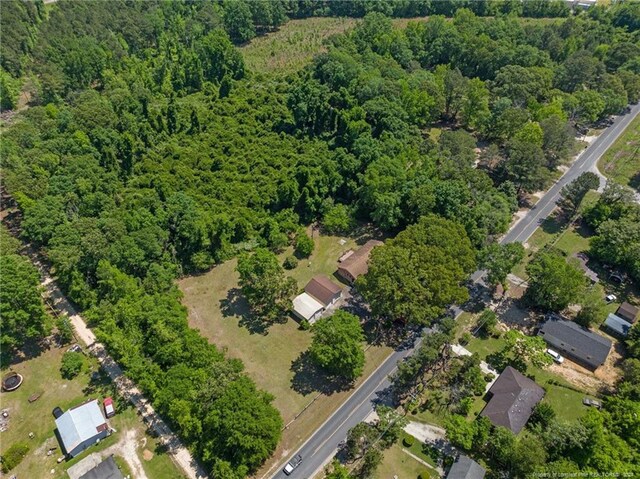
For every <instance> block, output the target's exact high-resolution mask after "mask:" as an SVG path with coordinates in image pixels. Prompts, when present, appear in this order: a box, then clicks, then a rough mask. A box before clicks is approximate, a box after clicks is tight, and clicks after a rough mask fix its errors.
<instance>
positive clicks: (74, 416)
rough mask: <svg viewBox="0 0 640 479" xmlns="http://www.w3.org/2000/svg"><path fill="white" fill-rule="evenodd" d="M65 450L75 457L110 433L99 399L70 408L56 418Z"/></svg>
mask: <svg viewBox="0 0 640 479" xmlns="http://www.w3.org/2000/svg"><path fill="white" fill-rule="evenodd" d="M56 427H57V428H58V435H59V437H60V441H61V443H62V449H63V451H64V452H65V453H66V454H67V455H69V456H71V457H75V456H77V455H78V454H80V453H81V452H82V451H84V450H85V449H86V448H88V447H89V446H91V445H93V444H96V443H97V442H99V441H100V440H101V439H104V438H105V437H107V436H108V435H109V426H107V422H106V420H105V418H104V416H103V415H102V410H101V409H100V406H99V405H98V401H97V400H95V399H94V400H93V401H89V402H86V403H84V404H81V405H80V406H76V407H74V408H71V409H69V410H68V411H67V412H65V413H64V414H62V416H60V417H58V418H57V419H56Z"/></svg>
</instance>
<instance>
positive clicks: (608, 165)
mask: <svg viewBox="0 0 640 479" xmlns="http://www.w3.org/2000/svg"><path fill="white" fill-rule="evenodd" d="M598 168H599V169H600V172H602V174H603V175H605V176H606V177H608V178H611V179H613V180H614V181H616V182H617V183H620V184H622V185H628V186H630V187H632V188H634V189H635V190H636V191H640V116H637V117H636V118H635V119H634V120H633V121H632V122H631V123H630V124H629V126H628V127H627V129H626V130H625V131H624V133H623V134H622V135H620V137H618V139H617V140H616V141H615V143H614V144H613V145H612V146H611V148H609V149H608V150H607V152H606V153H605V154H604V155H602V157H601V158H600V160H599V161H598Z"/></svg>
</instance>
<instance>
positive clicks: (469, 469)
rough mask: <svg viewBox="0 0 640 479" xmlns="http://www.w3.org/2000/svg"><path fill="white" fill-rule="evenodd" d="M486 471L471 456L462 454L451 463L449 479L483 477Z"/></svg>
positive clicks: (478, 478)
mask: <svg viewBox="0 0 640 479" xmlns="http://www.w3.org/2000/svg"><path fill="white" fill-rule="evenodd" d="M485 473H486V471H485V470H484V468H483V467H482V466H481V465H480V464H478V463H477V462H476V461H474V460H473V459H471V458H470V457H469V456H465V455H464V454H460V455H459V456H458V457H457V458H456V461H455V462H454V463H453V464H452V465H451V469H449V474H447V479H483V478H484V475H485Z"/></svg>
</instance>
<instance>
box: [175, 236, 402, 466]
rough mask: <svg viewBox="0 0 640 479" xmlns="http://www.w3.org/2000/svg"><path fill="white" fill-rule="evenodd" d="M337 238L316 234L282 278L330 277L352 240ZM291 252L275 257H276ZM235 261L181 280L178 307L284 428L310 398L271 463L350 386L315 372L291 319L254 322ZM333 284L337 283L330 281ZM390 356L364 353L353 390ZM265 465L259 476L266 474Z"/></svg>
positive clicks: (380, 350) (379, 350)
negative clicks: (267, 398) (269, 398)
mask: <svg viewBox="0 0 640 479" xmlns="http://www.w3.org/2000/svg"><path fill="white" fill-rule="evenodd" d="M340 239H341V238H340V237H336V236H318V234H317V233H316V234H315V237H314V241H315V244H316V247H315V251H314V253H313V254H312V255H311V257H310V258H309V259H308V260H307V259H305V260H301V261H300V262H299V264H298V266H297V267H296V268H295V269H293V270H291V271H287V273H286V274H288V275H290V276H292V277H293V278H295V279H296V280H297V281H298V285H299V286H300V288H302V287H303V286H304V284H305V283H306V282H307V281H308V280H309V279H310V278H311V277H312V276H314V275H315V274H318V273H324V274H326V275H328V276H329V277H331V275H332V273H333V272H334V271H335V269H336V265H337V262H336V260H337V258H338V257H339V256H340V255H341V254H342V253H343V252H345V251H347V250H348V249H350V248H355V247H356V246H357V245H356V242H355V241H354V240H353V239H349V240H347V242H346V243H345V244H344V245H341V244H340ZM289 254H291V250H288V251H285V252H284V253H283V254H281V255H280V259H281V260H284V258H285V257H286V256H287V255H289ZM236 264H237V262H236V260H235V259H234V260H230V261H227V262H225V263H223V264H221V265H219V266H216V267H215V268H213V269H212V270H211V271H209V272H208V273H205V274H202V275H198V276H192V277H188V278H184V279H182V280H180V281H179V286H180V289H181V290H182V292H183V293H184V299H183V303H184V304H185V306H186V307H187V308H188V310H189V324H190V325H191V326H192V327H194V328H196V329H199V330H200V331H201V333H202V334H203V335H204V336H205V337H206V338H208V339H209V341H211V342H212V343H214V344H216V345H217V346H218V347H220V348H224V349H225V350H226V351H227V353H228V355H229V356H230V357H235V358H239V359H241V360H242V361H243V363H244V365H245V370H246V372H247V373H248V374H249V376H251V377H252V378H253V379H254V380H255V381H256V383H257V384H258V386H259V387H261V388H263V389H265V390H267V391H269V392H270V393H271V394H273V395H274V396H275V401H274V405H275V407H277V408H278V410H279V411H280V413H281V414H282V417H283V419H284V422H285V424H287V423H289V422H290V421H291V420H293V419H294V417H295V416H296V415H297V414H298V413H300V412H301V411H302V410H303V409H304V408H305V406H307V405H308V404H309V403H310V402H311V401H312V400H314V399H315V402H314V403H313V406H311V407H309V408H308V409H307V410H306V411H305V412H304V413H303V414H302V415H301V416H300V417H299V418H298V419H296V420H295V422H294V423H293V424H291V425H290V426H289V428H287V429H286V430H285V431H284V432H283V438H282V441H281V443H280V445H279V450H278V451H276V453H275V455H274V459H273V460H274V461H276V460H279V459H280V458H281V456H282V455H286V454H287V452H290V451H291V450H292V449H294V448H295V447H296V446H298V445H300V444H301V443H302V442H303V441H304V440H305V439H306V438H307V437H308V435H309V434H310V433H311V432H312V431H313V430H315V429H316V428H317V427H318V426H319V425H320V424H322V422H323V421H324V420H325V419H326V418H327V417H329V415H330V414H331V413H332V412H333V411H334V410H335V409H336V408H337V407H338V406H339V405H340V404H341V403H342V402H343V401H344V400H345V399H346V398H347V397H348V395H349V394H350V389H352V388H351V387H350V386H347V387H346V388H345V386H343V385H337V384H333V383H332V382H331V381H328V380H327V378H326V376H324V375H323V374H322V373H319V372H318V371H316V370H315V368H314V367H312V365H310V364H309V361H308V359H307V358H306V356H305V355H304V353H305V351H306V350H307V349H308V348H309V346H310V344H311V333H310V332H309V331H303V330H301V329H300V328H299V325H298V322H297V321H295V320H293V319H292V318H290V317H287V318H283V322H281V323H276V324H273V325H271V326H269V327H268V328H265V326H264V324H263V323H262V322H260V321H258V322H256V321H253V320H252V318H251V317H250V315H249V314H248V310H247V305H246V303H245V302H244V300H243V299H242V296H241V294H240V292H239V290H238V289H237V282H238V275H237V273H236V272H235V267H236ZM332 279H333V280H334V281H335V282H336V283H338V281H337V280H336V279H335V278H332ZM390 352H391V349H390V348H388V347H382V346H372V347H369V348H368V349H367V351H366V353H365V356H366V365H365V371H364V374H363V376H362V378H361V379H360V381H358V382H357V383H356V384H355V385H354V387H357V385H358V384H359V383H360V382H361V381H362V380H363V379H364V378H366V377H367V376H368V375H369V374H370V373H371V372H372V371H373V370H374V369H375V368H376V367H377V366H378V365H379V364H380V363H381V362H382V361H383V360H384V359H385V358H386V357H387V356H388V355H389V353H390ZM268 467H269V464H267V465H266V466H265V469H264V470H263V471H262V472H265V471H266V470H267V469H268Z"/></svg>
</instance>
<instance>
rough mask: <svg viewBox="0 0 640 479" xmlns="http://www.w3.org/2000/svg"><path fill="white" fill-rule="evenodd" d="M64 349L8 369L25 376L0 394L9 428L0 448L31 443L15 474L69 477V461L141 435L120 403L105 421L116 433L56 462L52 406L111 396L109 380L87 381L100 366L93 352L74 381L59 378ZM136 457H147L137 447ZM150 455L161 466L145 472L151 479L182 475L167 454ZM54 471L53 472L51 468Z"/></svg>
mask: <svg viewBox="0 0 640 479" xmlns="http://www.w3.org/2000/svg"><path fill="white" fill-rule="evenodd" d="M65 350H66V348H51V349H49V350H45V351H42V352H41V353H40V355H38V356H36V357H33V358H31V359H28V360H25V361H22V362H20V363H17V364H13V365H12V366H11V369H12V370H14V371H16V372H18V373H20V374H22V375H23V376H24V383H23V384H22V386H21V387H20V388H19V389H17V390H16V391H13V392H10V393H2V394H1V395H0V399H1V402H2V408H3V409H4V408H7V409H9V428H8V430H7V431H5V432H3V433H2V441H0V453H3V452H4V451H6V450H7V449H8V448H9V447H10V446H11V445H12V444H14V443H15V442H18V441H25V442H27V443H28V444H29V446H30V450H29V453H28V454H27V456H26V457H25V459H24V460H23V461H22V463H21V464H20V465H19V466H18V467H16V468H15V469H14V470H12V471H11V474H15V475H16V476H17V477H29V478H31V477H33V478H40V477H51V478H52V479H62V478H67V477H68V476H67V473H66V471H67V469H68V468H69V467H70V466H72V465H73V464H76V463H77V462H78V461H80V460H82V459H83V458H85V457H86V456H87V455H88V454H90V453H93V452H99V451H103V450H105V449H106V448H108V447H110V446H113V445H114V444H116V443H117V442H118V441H119V440H120V439H121V438H122V437H123V434H124V433H125V432H126V431H130V430H134V429H135V430H136V433H137V436H138V438H140V439H142V438H144V437H145V426H144V424H143V423H142V421H141V419H140V418H139V417H138V416H137V414H136V412H135V410H134V409H133V408H132V407H130V406H128V404H124V403H123V404H121V407H122V409H119V410H118V414H116V416H114V417H113V418H111V419H110V420H109V423H110V424H111V426H112V427H113V428H115V429H116V430H117V432H116V433H114V434H112V435H111V436H110V437H108V438H106V439H105V440H103V441H101V442H100V444H99V445H97V446H94V447H91V448H89V449H88V450H87V451H85V452H84V453H82V454H80V455H79V456H77V457H76V458H74V459H73V460H71V461H67V462H63V463H60V464H58V463H57V459H58V458H59V457H60V456H61V455H62V453H61V450H60V447H59V443H58V441H57V439H56V437H55V435H54V429H55V422H54V418H53V415H52V414H51V411H52V410H53V408H54V407H56V406H59V407H60V408H62V409H63V410H66V409H68V408H70V407H73V406H77V405H78V404H81V403H82V402H84V401H86V400H87V399H90V398H95V399H99V400H100V399H102V398H104V397H105V396H107V395H112V396H115V395H114V394H113V390H112V386H111V385H110V384H109V383H108V382H104V381H92V380H91V373H92V372H94V371H97V370H98V364H97V361H96V360H95V359H94V358H92V357H87V358H86V361H85V368H84V370H83V371H82V372H81V373H80V375H79V376H77V377H76V378H74V379H73V380H65V379H62V377H61V376H60V362H61V358H62V355H63V354H64V352H65ZM5 372H6V371H3V372H2V373H3V374H4V373H5ZM32 394H40V397H39V398H38V400H37V401H35V402H33V403H29V401H28V398H29V397H30V396H31V395H32ZM31 432H32V433H33V434H34V437H33V438H29V433H31ZM149 441H153V439H151V438H150V437H147V438H146V442H147V443H148V442H149ZM142 442H145V440H143V441H142ZM147 447H148V446H147ZM50 448H55V450H54V452H53V454H52V455H50V456H47V451H48V450H49V449H50ZM140 460H141V462H143V464H145V462H146V461H144V460H143V459H142V451H140ZM153 460H154V461H155V462H154V464H155V463H158V464H160V467H158V469H157V471H158V473H157V474H151V472H149V477H153V478H154V479H155V478H158V479H178V478H180V477H182V476H181V475H180V474H179V472H178V469H177V468H176V466H174V464H173V462H172V461H171V459H170V458H169V456H168V455H167V454H158V455H157V457H154V459H153ZM145 466H146V464H145ZM52 470H53V471H54V472H53V474H52V473H51V472H50V471H52ZM150 471H151V469H150Z"/></svg>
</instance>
